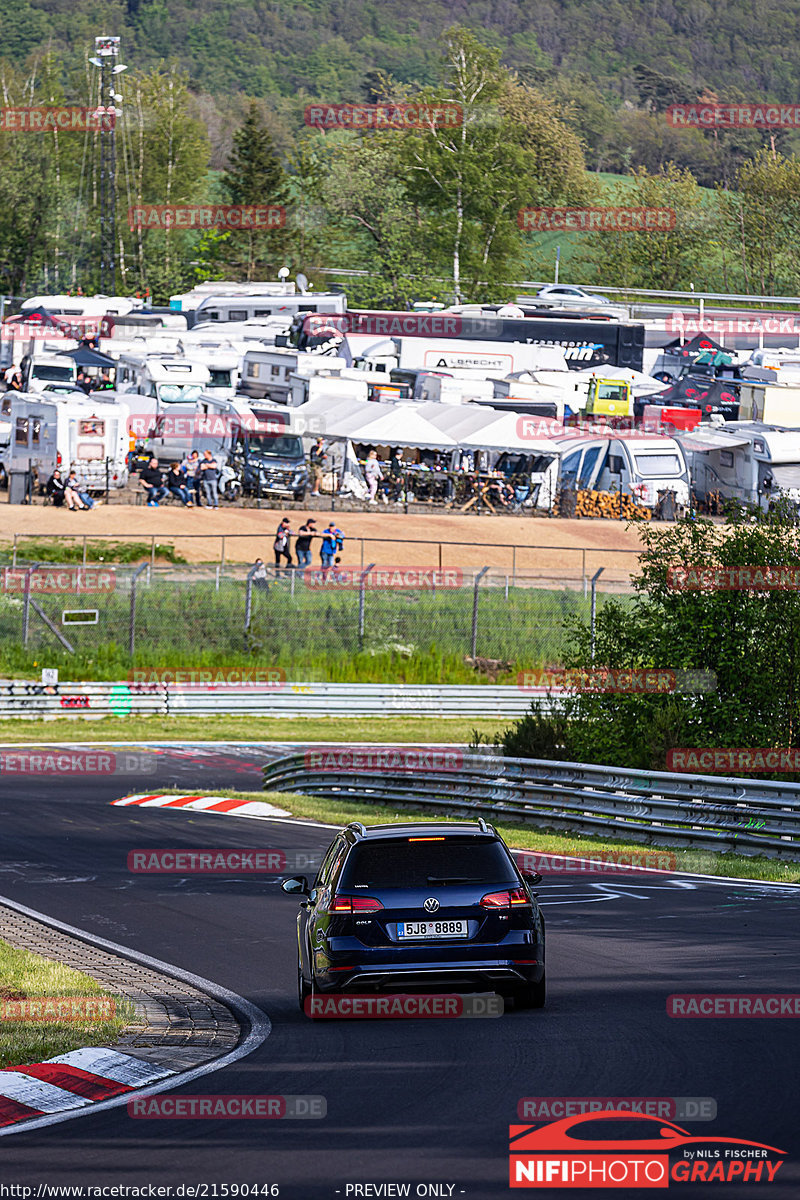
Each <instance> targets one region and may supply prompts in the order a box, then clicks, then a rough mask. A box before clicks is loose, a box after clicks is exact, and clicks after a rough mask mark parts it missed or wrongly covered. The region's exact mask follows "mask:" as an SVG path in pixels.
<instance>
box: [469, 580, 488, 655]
mask: <svg viewBox="0 0 800 1200" xmlns="http://www.w3.org/2000/svg"><path fill="white" fill-rule="evenodd" d="M488 570H489V568H488V567H483V569H482V570H480V571H479V572H478V574H477V575H476V576H475V583H474V585H473V589H472V657H473V658H474V657H475V655H476V654H477V652H478V588H479V587H480V582H481V580H482V579H483V577H484V575H485V574H486V572H487V571H488Z"/></svg>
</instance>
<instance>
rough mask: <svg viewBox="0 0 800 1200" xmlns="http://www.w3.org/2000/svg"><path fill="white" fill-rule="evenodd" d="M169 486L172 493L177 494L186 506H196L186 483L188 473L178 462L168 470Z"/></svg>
mask: <svg viewBox="0 0 800 1200" xmlns="http://www.w3.org/2000/svg"><path fill="white" fill-rule="evenodd" d="M167 487H168V488H169V490H170V493H171V495H173V496H177V498H178V499H179V500H180V502H181V504H182V505H183V507H184V508H194V502H193V500H192V498H191V496H190V494H189V488H188V487H187V484H186V475H185V473H184V471H183V470H182V469H181V468H180V467H179V466H178V464H177V463H176V462H174V463H172V464H171V465H170V468H169V470H168V471H167Z"/></svg>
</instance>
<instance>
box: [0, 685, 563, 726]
mask: <svg viewBox="0 0 800 1200" xmlns="http://www.w3.org/2000/svg"><path fill="white" fill-rule="evenodd" d="M539 690H540V691H541V693H542V695H543V696H544V695H545V694H546V689H545V688H542V689H539ZM534 694H536V693H534ZM531 699H532V694H531V692H530V691H526V692H523V691H521V690H520V689H518V688H516V687H513V686H505V687H503V686H497V685H492V684H472V685H463V686H454V685H447V686H444V685H443V686H431V685H428V684H419V685H405V684H404V685H401V686H396V687H394V686H392V685H390V684H383V683H304V682H302V681H300V682H294V683H292V682H287V683H280V684H278V685H276V686H270V685H268V684H264V683H257V684H253V685H252V686H251V685H249V684H246V683H245V684H227V683H219V684H212V685H203V686H200V685H199V684H198V685H194V684H193V685H187V684H173V683H129V682H127V681H125V680H122V681H119V682H115V683H58V684H52V685H45V684H41V683H31V682H29V681H25V680H0V720H7V719H9V718H20V717H21V718H25V717H27V718H28V719H31V718H39V719H44V720H53V719H54V718H56V717H84V718H92V717H110V716H118V717H125V716H144V715H148V714H158V715H161V716H177V715H181V716H198V717H201V716H209V715H211V714H215V715H218V716H250V717H287V718H290V717H375V718H379V717H391V716H395V717H396V716H407V717H466V718H470V719H472V718H475V719H477V718H480V717H484V718H492V717H499V718H506V717H508V718H512V717H521V716H523V715H524V714H525V713H526V712H527V710H528V708H529V706H530V703H531Z"/></svg>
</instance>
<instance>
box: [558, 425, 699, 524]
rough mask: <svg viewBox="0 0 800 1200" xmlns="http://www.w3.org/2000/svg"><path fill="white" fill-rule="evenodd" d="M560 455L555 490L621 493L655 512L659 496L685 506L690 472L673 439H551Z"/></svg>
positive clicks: (681, 452) (615, 436) (622, 436)
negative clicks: (668, 494)
mask: <svg viewBox="0 0 800 1200" xmlns="http://www.w3.org/2000/svg"><path fill="white" fill-rule="evenodd" d="M554 440H555V442H556V445H558V447H559V449H560V450H561V469H560V473H559V486H560V487H562V488H575V489H578V490H584V489H590V490H595V491H600V492H622V493H623V494H625V495H628V496H632V497H634V499H635V500H636V501H637V502H638V503H639V504H641V505H643V506H644V507H646V508H655V506H656V504H657V503H658V500H659V492H664V491H671V492H674V493H675V500H676V503H677V504H682V505H688V503H689V471H688V467H687V464H686V458H685V457H684V453H683V450H682V449H681V446H680V443H679V442H678V441H677V440H676V439H675V438H671V437H659V436H658V435H653V436H652V437H642V436H641V435H640V434H639V433H633V434H632V435H628V436H626V435H625V434H618V435H614V434H613V433H612V434H610V435H607V436H606V435H602V436H599V437H592V436H587V437H583V436H578V437H575V438H571V437H563V438H555V439H554Z"/></svg>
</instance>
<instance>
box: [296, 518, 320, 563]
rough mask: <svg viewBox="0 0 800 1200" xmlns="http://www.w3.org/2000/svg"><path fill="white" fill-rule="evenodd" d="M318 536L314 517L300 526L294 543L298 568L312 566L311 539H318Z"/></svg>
mask: <svg viewBox="0 0 800 1200" xmlns="http://www.w3.org/2000/svg"><path fill="white" fill-rule="evenodd" d="M316 534H317V526H316V521H315V520H314V518H313V517H309V518H308V520H307V521H306V522H305V524H304V525H301V526H300V528H299V530H298V531H297V537H296V538H295V542H294V548H295V551H296V553H297V565H298V567H310V566H311V539H312V538H313V537H316Z"/></svg>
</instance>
